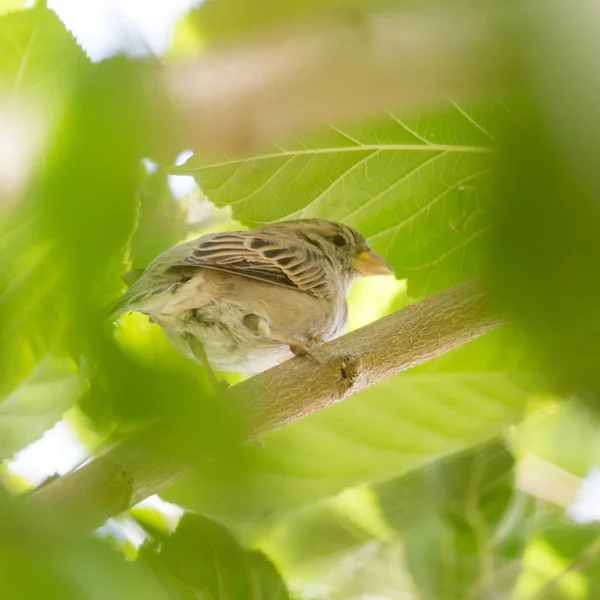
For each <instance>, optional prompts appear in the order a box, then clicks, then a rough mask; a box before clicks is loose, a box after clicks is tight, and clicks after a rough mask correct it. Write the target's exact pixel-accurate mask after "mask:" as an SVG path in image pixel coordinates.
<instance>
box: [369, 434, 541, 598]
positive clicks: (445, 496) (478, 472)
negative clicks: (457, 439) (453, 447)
mask: <svg viewBox="0 0 600 600" xmlns="http://www.w3.org/2000/svg"><path fill="white" fill-rule="evenodd" d="M513 467H514V461H513V458H512V456H511V455H510V454H509V453H508V452H507V451H506V450H505V448H504V447H503V445H502V444H501V443H499V442H492V443H489V444H485V445H483V446H481V447H479V448H476V449H474V450H471V451H468V452H465V453H463V454H460V455H458V456H455V457H451V458H450V459H447V460H441V461H438V462H436V463H434V464H432V465H429V466H428V467H426V468H425V469H423V470H421V471H419V472H417V473H415V474H413V475H410V476H409V477H405V478H402V479H399V480H397V481H395V482H390V483H388V484H384V485H382V486H379V487H378V488H377V491H378V492H379V494H380V499H381V505H382V508H383V511H384V514H385V516H386V517H387V519H388V522H390V523H392V524H394V525H395V527H397V529H398V531H399V534H400V537H401V539H402V540H403V542H404V545H405V551H406V560H407V566H408V568H409V570H410V572H411V573H412V576H413V579H414V581H415V582H416V583H417V584H418V586H419V588H420V589H421V594H422V595H423V597H426V598H428V599H431V600H435V599H439V600H452V599H456V600H459V599H462V598H480V597H487V594H490V593H495V594H498V595H499V596H501V597H508V596H509V595H510V592H511V590H512V589H513V587H514V584H515V582H516V579H517V577H518V574H519V571H520V567H521V558H522V555H523V552H524V549H525V546H526V543H527V540H528V536H529V532H530V529H531V526H532V525H531V523H532V521H531V516H532V508H533V506H532V502H531V501H529V500H527V498H526V497H525V496H524V495H523V494H522V493H519V492H518V491H516V490H515V488H514V468H513Z"/></svg>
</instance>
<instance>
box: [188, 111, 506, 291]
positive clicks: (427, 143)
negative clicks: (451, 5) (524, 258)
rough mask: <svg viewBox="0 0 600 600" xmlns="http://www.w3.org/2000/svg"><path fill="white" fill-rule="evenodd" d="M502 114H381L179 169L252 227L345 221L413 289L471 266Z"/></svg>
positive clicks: (477, 254)
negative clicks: (246, 153) (252, 152)
mask: <svg viewBox="0 0 600 600" xmlns="http://www.w3.org/2000/svg"><path fill="white" fill-rule="evenodd" d="M509 118H510V117H509V113H508V112H507V109H506V108H505V107H504V105H501V104H500V103H496V104H493V105H485V106H475V105H474V106H469V107H467V106H465V107H462V106H459V105H458V104H454V105H452V106H451V107H450V108H448V109H444V110H440V111H439V112H437V113H431V114H423V115H406V116H402V117H401V116H400V115H394V114H392V113H388V115H387V116H386V118H383V119H380V120H379V121H369V122H362V123H354V124H352V125H348V126H345V127H339V126H333V125H330V126H328V127H327V129H326V130H325V131H324V132H322V133H319V134H315V135H313V136H309V137H304V138H302V139H290V140H287V141H286V142H283V143H279V144H278V145H275V144H273V145H271V146H269V147H266V148H265V149H264V150H263V151H262V153H261V154H260V155H259V156H250V157H244V158H228V157H206V156H195V157H194V158H192V159H191V160H190V161H188V162H187V163H186V164H185V165H184V166H183V167H182V168H181V169H180V171H181V172H186V173H191V174H193V175H194V177H195V178H196V181H197V182H198V184H199V185H200V187H201V189H202V191H203V192H204V193H205V194H206V195H207V196H208V198H209V199H210V200H212V201H213V202H214V203H216V204H217V205H218V206H224V205H229V206H231V208H232V210H233V216H234V218H236V219H239V220H240V221H242V222H244V223H246V224H249V225H252V226H257V225H260V224H264V223H269V222H272V221H277V220H279V219H290V218H303V217H319V218H325V219H330V220H332V221H341V222H344V223H346V224H347V225H350V226H352V227H355V228H356V229H358V230H359V231H360V232H361V233H362V234H363V235H365V236H366V237H367V239H368V240H369V243H370V244H371V246H372V247H373V248H374V249H375V250H376V251H377V252H379V253H380V254H382V255H383V256H384V257H385V258H386V259H387V260H388V261H389V262H390V263H391V264H392V265H393V266H394V268H395V270H396V275H397V276H398V277H399V278H405V277H407V278H408V283H409V291H410V293H411V294H413V295H419V294H423V293H426V292H427V293H430V292H433V291H436V290H439V289H443V288H445V287H447V286H449V285H451V284H453V283H456V282H457V281H460V280H462V279H465V278H467V277H469V276H471V275H474V274H475V273H477V272H478V271H479V270H480V269H481V267H482V264H483V261H482V259H483V253H482V249H483V248H484V247H485V246H484V245H483V244H484V242H485V240H486V238H487V233H488V231H489V229H490V227H491V224H492V215H491V212H490V208H489V202H490V197H489V181H488V175H489V170H490V167H491V155H490V151H491V149H492V147H493V146H494V145H495V136H496V134H497V132H498V131H499V130H500V128H501V126H502V124H503V123H504V122H505V121H506V120H507V119H509Z"/></svg>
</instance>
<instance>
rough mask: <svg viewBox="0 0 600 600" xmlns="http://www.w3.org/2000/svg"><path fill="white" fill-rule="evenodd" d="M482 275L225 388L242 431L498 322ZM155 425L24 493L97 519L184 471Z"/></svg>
mask: <svg viewBox="0 0 600 600" xmlns="http://www.w3.org/2000/svg"><path fill="white" fill-rule="evenodd" d="M502 322H503V319H502V318H501V317H500V316H499V315H498V314H497V312H496V311H495V310H494V308H493V307H492V306H491V305H490V303H489V300H488V297H487V295H486V293H485V292H484V290H483V289H482V287H481V285H480V282H478V281H475V280H471V281H468V282H465V283H461V284H459V285H456V286H454V287H451V288H449V289H447V290H444V291H443V292H440V293H438V294H435V295H434V296H431V297H429V298H426V299H424V300H421V301H419V302H415V303H414V304H411V305H410V306H407V307H406V308H404V309H402V310H400V311H397V312H395V313H393V314H391V315H388V316H387V317H384V318H383V319H380V320H379V321H376V322H374V323H371V324H370V325H367V326H365V327H362V328H361V329H358V330H356V331H354V332H352V333H350V334H348V335H345V336H343V337H341V338H338V339H337V340H334V341H332V342H330V343H328V344H325V345H323V346H320V347H319V348H318V357H319V359H320V360H321V364H317V363H316V362H315V361H314V360H312V359H310V358H295V359H292V360H289V361H287V362H285V363H284V364H282V365H279V366H277V367H274V368H273V369H270V370H268V371H266V372H264V373H261V374H259V375H256V376H255V377H252V378H250V379H248V380H246V381H244V382H242V383H240V384H238V385H236V386H234V387H232V388H231V389H230V390H229V391H228V392H227V394H226V398H227V400H228V401H229V402H231V403H232V405H233V407H234V410H236V411H239V414H241V415H242V416H243V419H244V422H245V424H246V432H247V435H246V437H247V439H248V440H249V441H251V440H256V439H258V438H260V437H262V436H264V435H266V434H267V433H269V432H271V431H274V430H276V429H279V428H280V427H283V426H284V425H287V424H288V423H293V422H294V421H297V420H298V419H301V418H302V417H305V416H307V415H309V414H311V413H314V412H316V411H319V410H322V409H324V408H326V407H328V406H331V405H332V404H335V403H336V402H339V401H340V400H343V399H344V398H347V397H349V396H352V395H353V394H356V393H358V392H360V391H362V390H365V389H367V388H368V387H371V386H372V385H375V384H376V383H378V382H380V381H383V380H384V379H387V378H388V377H391V376H392V375H395V374H397V373H400V372H402V371H405V370H407V369H409V368H411V367H414V366H416V365H418V364H421V363H424V362H426V361H428V360H430V359H432V358H435V357H436V356H439V355H440V354H443V353H444V352H447V351H449V350H452V349H453V348H456V347H458V346H460V345H462V344H465V343H466V342H468V341H470V340H473V339H475V338H477V337H479V336H481V335H483V334H485V333H487V332H489V331H491V330H493V329H495V328H496V327H498V326H499V325H500V324H502ZM160 435H161V431H160V430H157V429H153V430H150V431H147V432H145V433H143V434H139V435H137V436H134V437H133V438H132V439H130V440H128V441H127V442H125V443H123V444H121V445H120V446H118V447H115V448H113V449H111V450H110V451H108V452H107V453H106V454H105V455H103V456H100V457H99V458H97V459H95V460H93V461H92V462H90V463H88V464H86V465H84V466H83V467H81V468H80V469H78V470H76V471H73V472H71V473H68V474H67V475H65V476H63V477H60V478H57V479H55V480H53V481H51V482H49V483H48V484H47V485H45V486H43V487H41V488H40V489H39V490H37V491H35V492H34V493H33V494H32V495H31V496H30V501H31V502H32V503H33V504H34V505H37V506H39V508H40V509H42V510H45V511H54V512H56V513H58V514H59V515H62V516H64V517H66V518H68V520H69V522H70V523H71V524H74V525H76V526H78V527H81V528H93V527H95V526H98V525H100V524H101V523H102V521H103V520H104V519H106V518H108V517H110V516H112V515H114V514H116V513H118V512H121V511H123V510H125V509H127V508H128V507H130V506H133V505H134V504H136V503H138V502H140V501H141V500H143V499H144V498H147V497H148V496H150V495H151V494H154V493H157V492H160V491H161V490H162V489H164V488H166V487H167V486H169V485H171V484H173V483H175V482H176V481H178V480H179V479H181V478H182V477H183V476H184V475H185V474H186V473H188V472H189V470H190V467H189V466H187V465H186V464H184V462H183V461H182V460H181V458H175V457H174V456H166V455H158V454H157V452H156V448H157V446H158V447H162V445H161V444H158V445H157V437H156V436H160Z"/></svg>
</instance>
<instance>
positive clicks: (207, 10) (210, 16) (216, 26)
mask: <svg viewBox="0 0 600 600" xmlns="http://www.w3.org/2000/svg"><path fill="white" fill-rule="evenodd" d="M363 1H364V0H363ZM356 4H357V2H353V4H352V6H349V5H347V4H346V3H344V2H340V0H304V1H303V2H296V1H293V0H292V1H290V0H284V1H282V2H277V3H273V2H270V1H269V0H259V1H257V2H253V3H252V4H251V5H250V4H248V3H247V2H244V0H233V1H232V0H229V1H225V0H211V1H210V2H203V3H202V4H201V5H200V6H199V7H198V8H196V9H194V10H192V11H191V12H190V14H189V15H188V17H187V18H188V20H189V21H191V23H193V25H194V26H195V27H196V28H197V29H198V31H199V33H200V35H201V36H202V38H203V39H206V40H207V41H208V42H220V41H222V40H224V39H229V38H233V37H237V36H244V35H247V34H250V33H255V32H258V31H261V30H264V29H267V28H269V27H273V26H274V25H277V24H281V23H286V22H287V21H291V20H293V19H294V18H297V17H301V16H303V15H306V14H308V13H310V12H313V11H316V10H319V9H322V8H328V7H329V8H333V7H337V8H338V11H339V12H340V13H341V14H342V15H343V14H345V13H348V14H349V16H352V15H353V14H354V13H355V12H357V13H358V11H357V9H356ZM358 14H360V13H358Z"/></svg>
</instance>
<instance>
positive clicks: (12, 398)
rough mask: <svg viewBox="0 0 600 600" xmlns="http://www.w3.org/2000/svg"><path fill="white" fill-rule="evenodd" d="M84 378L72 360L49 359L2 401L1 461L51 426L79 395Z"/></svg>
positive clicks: (0, 412) (0, 407) (0, 427)
mask: <svg viewBox="0 0 600 600" xmlns="http://www.w3.org/2000/svg"><path fill="white" fill-rule="evenodd" d="M83 389H84V381H83V378H82V377H81V376H80V375H79V374H78V373H77V370H76V368H75V366H74V365H73V364H72V363H70V362H69V361H65V360H62V361H58V360H51V359H49V358H48V359H46V360H43V361H42V362H40V363H38V365H37V366H36V368H35V369H34V370H33V371H32V372H31V373H30V374H29V377H28V378H27V379H26V380H25V381H24V382H23V383H21V385H20V386H18V387H17V388H16V389H15V390H13V391H12V393H10V394H9V395H8V396H7V397H6V398H5V399H4V400H3V401H2V403H0V460H1V459H4V458H7V457H9V456H12V455H13V454H14V453H15V452H17V451H18V450H21V449H22V448H24V447H25V446H27V445H28V444H30V443H31V442H34V441H35V440H37V439H38V438H40V437H41V436H42V434H43V433H44V432H45V431H46V430H47V429H50V428H51V427H52V426H53V425H54V424H55V423H56V422H57V421H58V420H59V419H60V418H61V416H62V414H63V413H64V412H65V411H66V410H67V409H68V408H70V407H71V406H72V405H73V404H74V403H75V402H76V401H77V399H78V398H79V396H80V395H81V393H82V391H83Z"/></svg>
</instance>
